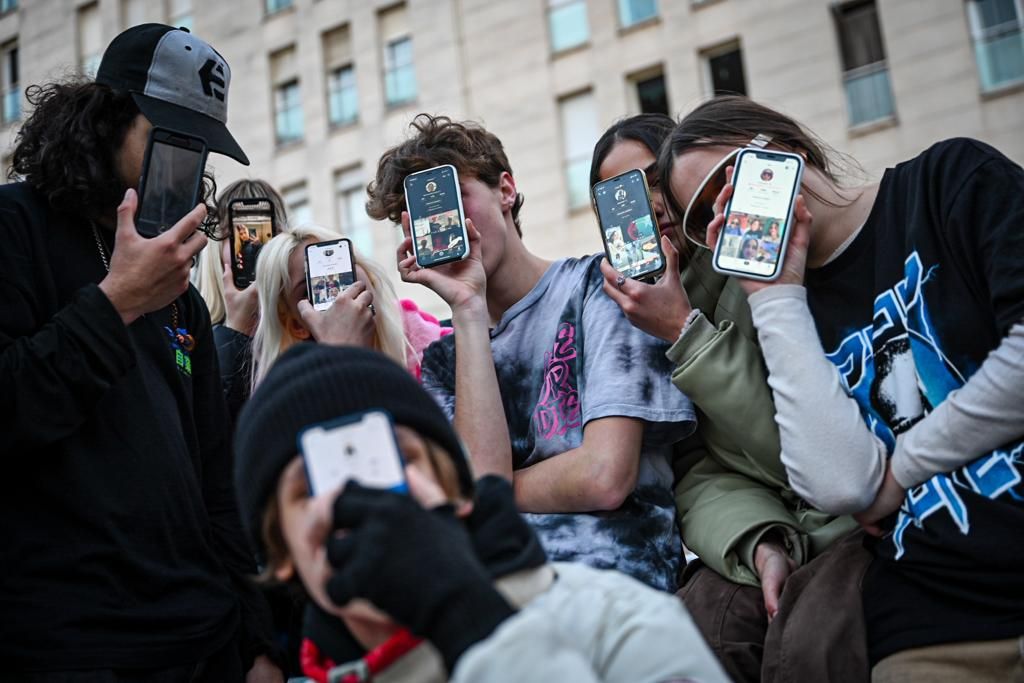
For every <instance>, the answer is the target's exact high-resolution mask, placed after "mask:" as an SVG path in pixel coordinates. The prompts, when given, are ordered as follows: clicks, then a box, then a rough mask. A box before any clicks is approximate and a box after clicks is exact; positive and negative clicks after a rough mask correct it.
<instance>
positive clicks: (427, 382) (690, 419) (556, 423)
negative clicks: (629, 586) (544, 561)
mask: <svg viewBox="0 0 1024 683" xmlns="http://www.w3.org/2000/svg"><path fill="white" fill-rule="evenodd" d="M600 259H601V257H600V256H590V257H585V258H583V259H565V260H562V261H557V262H556V263H554V264H552V266H551V267H550V268H549V269H548V271H547V272H546V273H545V274H544V276H543V277H542V278H541V279H540V281H539V282H538V283H537V285H536V286H535V287H534V288H533V289H532V290H531V291H530V293H529V294H527V295H526V296H525V297H523V298H522V299H521V300H520V301H519V302H517V303H516V304H515V305H514V306H512V307H511V308H510V309H508V311H507V312H506V313H505V315H504V316H503V317H502V319H501V320H500V321H499V322H498V324H497V326H495V328H494V329H493V330H492V331H491V351H492V353H493V355H494V366H495V369H496V370H497V373H498V385H499V387H500V389H501V394H502V402H503V403H504V406H505V418H506V419H507V421H508V425H509V436H510V437H511V441H512V455H513V466H514V468H515V469H522V468H524V467H529V466H530V465H533V464H535V463H538V462H540V461H542V460H545V459H547V458H551V457H558V456H560V455H561V454H563V453H565V452H566V451H570V450H572V449H574V448H577V447H578V446H580V444H582V442H583V428H584V426H585V425H586V424H587V423H588V422H589V421H591V420H596V419H598V418H603V417H612V416H621V417H631V418H637V419H641V420H644V421H646V422H647V425H646V428H645V430H644V441H643V446H642V449H641V457H640V472H639V477H638V480H637V487H636V489H635V491H634V492H633V493H632V494H631V495H630V496H629V498H627V500H626V502H625V503H624V504H623V505H622V506H621V507H620V508H619V509H617V510H614V511H611V512H596V513H588V514H576V513H573V514H527V515H525V517H526V518H527V519H528V520H529V521H530V523H531V524H532V525H533V527H534V528H535V529H536V530H537V532H538V534H539V535H540V537H541V541H542V542H543V544H544V547H545V549H546V550H547V552H548V555H549V556H550V557H551V559H552V560H559V561H569V562H583V563H585V564H588V565H590V566H593V567H598V568H602V569H609V568H614V569H618V570H619V571H622V572H625V573H627V574H630V575H631V576H633V577H635V578H637V579H639V580H641V581H643V582H645V583H647V584H648V585H651V586H654V587H655V588H660V589H662V590H674V589H675V587H676V576H677V573H678V570H679V568H680V563H681V560H682V548H681V545H680V542H679V529H678V527H677V526H676V523H675V501H674V500H673V497H672V490H671V486H672V470H671V467H670V460H669V459H670V457H671V453H672V444H673V443H675V442H676V441H679V440H681V439H683V438H685V437H686V436H687V435H689V434H690V433H691V432H692V431H693V429H694V426H695V422H694V420H695V416H694V411H693V405H692V404H691V403H690V401H689V400H688V399H687V398H686V397H685V396H684V395H683V394H681V393H680V392H679V390H678V389H676V388H675V387H674V386H673V385H672V383H671V381H670V373H671V370H672V368H671V366H670V364H669V361H668V360H667V359H666V357H665V351H666V349H667V345H666V344H665V343H663V342H661V341H660V340H658V339H655V338H654V337H651V336H650V335H648V334H646V333H644V332H641V331H640V330H638V329H636V328H635V327H633V325H631V324H630V323H629V321H628V320H626V318H625V317H624V316H623V315H622V311H621V310H619V307H618V306H617V305H616V304H615V302H614V301H612V300H611V299H609V298H608V296H607V295H606V294H605V293H604V291H603V290H602V289H601V286H602V284H603V282H604V280H603V277H602V275H601V271H600V268H599V265H600ZM455 333H456V335H457V334H458V330H456V332H455ZM454 336H455V335H450V336H448V337H445V338H444V339H441V340H440V341H438V342H435V343H434V344H432V345H431V346H430V347H428V348H427V351H426V353H425V354H424V357H423V386H424V387H426V389H427V390H428V391H430V392H431V393H432V394H433V395H434V397H435V398H436V399H437V400H438V402H439V403H440V404H441V406H442V407H443V408H444V409H445V411H446V412H447V413H448V416H449V417H452V416H453V415H454V413H455V339H454ZM483 417H484V416H480V418H481V419H483ZM568 457H573V456H568Z"/></svg>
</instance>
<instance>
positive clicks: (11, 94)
mask: <svg viewBox="0 0 1024 683" xmlns="http://www.w3.org/2000/svg"><path fill="white" fill-rule="evenodd" d="M0 69H2V70H3V73H2V74H0V78H2V81H0V86H2V88H3V96H4V108H3V125H5V126H8V125H10V124H11V123H13V122H15V121H17V120H18V119H20V118H21V90H20V89H19V88H18V43H17V42H14V41H12V42H10V43H8V44H7V45H4V46H3V47H2V48H0Z"/></svg>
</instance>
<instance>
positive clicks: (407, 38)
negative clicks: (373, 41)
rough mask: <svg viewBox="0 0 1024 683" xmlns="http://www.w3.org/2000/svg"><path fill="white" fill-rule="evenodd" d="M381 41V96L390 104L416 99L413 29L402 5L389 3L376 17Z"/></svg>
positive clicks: (394, 104)
mask: <svg viewBox="0 0 1024 683" xmlns="http://www.w3.org/2000/svg"><path fill="white" fill-rule="evenodd" d="M377 25H378V27H379V30H380V44H381V45H383V46H384V99H385V102H386V103H387V105H388V106H389V107H394V106H397V105H400V104H406V103H408V102H412V101H413V100H415V99H416V90H417V88H416V64H415V63H414V62H413V51H412V37H411V35H412V30H411V29H410V27H409V17H408V15H407V13H406V10H405V5H398V6H396V7H391V8H389V9H387V10H384V11H383V12H381V13H380V15H379V16H378V18H377Z"/></svg>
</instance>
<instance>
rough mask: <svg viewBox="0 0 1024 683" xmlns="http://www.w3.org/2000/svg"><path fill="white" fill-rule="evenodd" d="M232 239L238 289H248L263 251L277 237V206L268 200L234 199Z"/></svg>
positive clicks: (230, 221) (230, 208)
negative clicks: (275, 215) (275, 213)
mask: <svg viewBox="0 0 1024 683" xmlns="http://www.w3.org/2000/svg"><path fill="white" fill-rule="evenodd" d="M228 224H229V226H230V228H229V229H230V240H231V272H232V276H233V277H234V282H235V287H237V288H238V289H245V288H246V287H248V286H249V285H251V284H252V283H253V282H255V281H256V259H257V258H258V257H259V253H260V250H261V249H262V248H263V246H264V245H265V244H266V243H267V242H269V241H270V239H271V238H272V237H273V236H274V235H276V234H277V232H278V229H277V225H276V223H275V220H274V207H273V205H272V204H271V203H270V200H269V199H267V198H265V197H257V198H253V199H235V200H233V201H232V202H231V203H230V204H229V205H228Z"/></svg>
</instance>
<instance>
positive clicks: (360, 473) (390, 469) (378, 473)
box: [298, 410, 409, 496]
mask: <svg viewBox="0 0 1024 683" xmlns="http://www.w3.org/2000/svg"><path fill="white" fill-rule="evenodd" d="M298 442H299V452H300V453H302V460H303V462H304V463H305V466H306V479H307V480H308V481H309V494H310V496H318V495H321V494H324V493H330V492H331V491H336V490H338V489H340V488H341V487H343V486H344V485H345V484H346V483H348V482H349V481H357V482H359V483H360V484H362V485H363V486H366V487H368V488H377V489H386V490H389V491H396V492H398V493H407V492H408V490H409V487H408V484H407V483H406V480H405V462H404V461H403V460H402V453H401V451H399V450H398V439H397V438H396V437H395V426H394V423H393V422H392V420H391V415H389V414H388V413H386V412H384V411H383V410H372V411H367V412H364V413H358V414H356V415H349V416H346V417H343V418H340V419H338V420H333V421H331V422H328V423H324V424H318V425H314V426H312V427H308V428H306V429H305V430H303V431H302V432H301V433H300V434H299V437H298Z"/></svg>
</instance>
